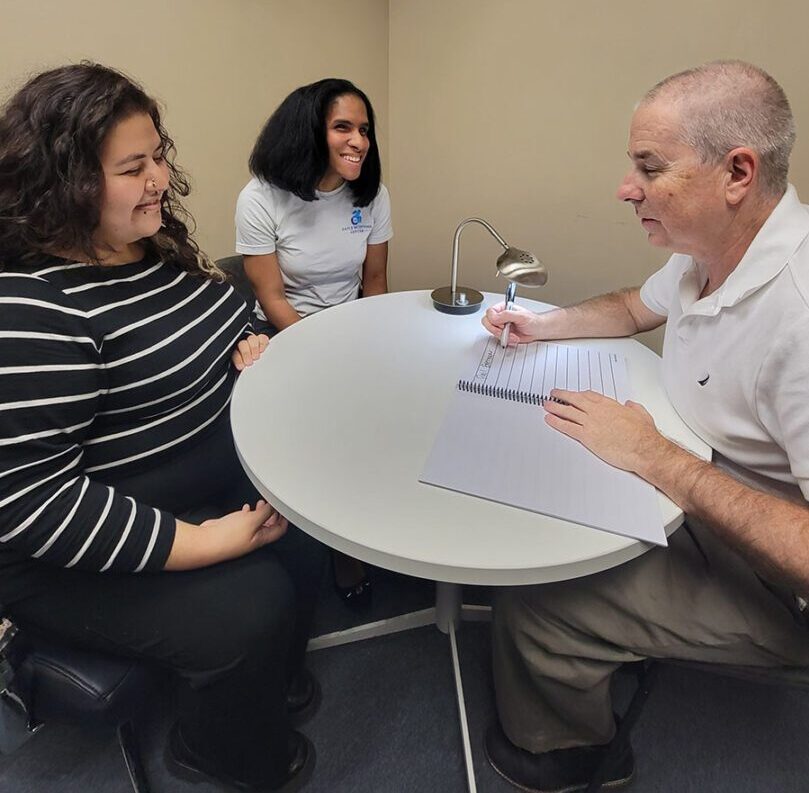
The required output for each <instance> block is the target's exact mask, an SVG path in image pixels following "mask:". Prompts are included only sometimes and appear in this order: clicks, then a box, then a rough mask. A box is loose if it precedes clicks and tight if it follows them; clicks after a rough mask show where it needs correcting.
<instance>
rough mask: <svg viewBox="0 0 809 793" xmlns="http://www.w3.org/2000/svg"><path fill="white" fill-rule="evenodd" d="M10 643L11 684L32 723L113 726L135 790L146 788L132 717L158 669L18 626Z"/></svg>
mask: <svg viewBox="0 0 809 793" xmlns="http://www.w3.org/2000/svg"><path fill="white" fill-rule="evenodd" d="M14 642H15V645H16V646H17V648H16V649H15V656H16V659H17V660H16V675H15V677H14V680H13V683H12V686H11V688H12V690H14V692H15V693H16V694H17V695H18V696H20V698H21V699H22V700H23V701H24V702H25V703H26V705H27V707H28V711H29V714H30V717H31V720H32V722H34V723H42V722H47V721H50V720H53V721H65V720H67V721H82V722H85V723H86V722H88V721H90V722H94V723H98V724H103V725H109V726H114V727H115V728H116V730H117V733H118V743H119V745H120V747H121V751H122V753H123V755H124V762H125V763H126V769H127V772H128V774H129V779H130V781H131V783H132V788H133V789H134V790H135V793H149V784H148V781H147V779H146V774H145V771H144V767H143V763H142V760H141V756H140V751H139V746H138V741H137V735H136V731H135V725H134V721H135V717H136V715H137V713H138V710H139V709H140V708H141V707H142V705H143V703H144V702H146V701H147V700H148V699H149V698H151V695H152V694H153V693H154V691H155V690H156V689H157V684H158V673H157V671H156V670H153V669H152V668H150V667H147V666H146V665H144V664H142V663H139V662H137V661H133V660H130V659H126V658H118V657H114V656H110V655H105V654H103V653H96V652H89V651H85V650H79V649H76V648H74V647H70V646H68V645H65V644H61V643H59V642H56V641H51V640H49V639H47V638H44V637H41V636H39V635H36V634H34V633H33V632H31V631H20V633H19V635H18V636H17V637H15V639H14Z"/></svg>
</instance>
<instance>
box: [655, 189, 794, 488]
mask: <svg viewBox="0 0 809 793" xmlns="http://www.w3.org/2000/svg"><path fill="white" fill-rule="evenodd" d="M705 280H706V275H705V274H704V273H701V272H700V271H699V269H698V267H697V266H696V264H695V262H694V260H693V259H692V258H691V257H690V256H685V255H683V254H674V256H672V257H671V258H670V259H669V261H668V263H667V264H666V265H665V267H663V268H662V269H661V270H659V271H658V272H656V273H655V274H654V275H652V276H651V278H649V279H648V280H647V281H646V283H645V284H644V285H643V287H642V288H641V291H640V297H641V300H642V301H643V302H644V304H645V305H646V306H647V307H648V308H649V309H651V310H652V311H654V312H655V313H656V314H660V315H662V316H665V317H667V321H666V335H665V340H664V342H663V367H662V369H663V382H664V384H665V387H666V391H667V392H668V396H669V398H670V399H671V401H672V404H673V405H674V407H675V408H676V410H677V412H678V413H679V414H680V417H681V418H682V419H683V421H685V423H686V424H688V426H689V427H691V429H692V430H693V431H694V432H695V433H696V434H697V435H699V436H700V437H701V438H702V439H703V440H704V441H706V442H707V443H708V444H710V445H711V446H712V447H713V448H714V449H715V450H716V451H717V452H719V454H720V455H721V458H717V462H718V463H719V464H720V465H723V466H724V467H726V468H729V469H730V470H731V471H732V472H733V473H736V474H737V475H739V476H740V478H742V479H745V480H746V481H748V482H749V483H751V484H754V485H758V486H760V487H765V488H766V489H775V490H778V491H781V492H784V493H785V494H787V495H790V491H793V494H794V495H797V497H800V493H798V492H797V488H795V485H798V486H799V487H800V490H801V492H802V493H803V497H804V498H805V499H809V207H807V206H804V205H802V204H801V203H800V201H799V199H798V196H797V193H796V192H795V188H794V187H792V186H790V187H789V188H788V189H787V192H786V193H785V194H784V196H783V197H782V199H781V201H780V202H779V203H778V205H777V206H776V208H775V209H774V210H773V212H772V214H771V215H770V217H769V218H768V219H767V221H766V222H765V224H764V226H762V228H761V230H760V231H759V233H758V234H757V235H756V238H755V239H754V240H753V242H752V243H751V245H750V247H749V248H748V249H747V251H746V253H745V254H744V257H743V258H742V260H741V261H740V262H739V264H738V265H737V266H736V269H735V270H734V271H733V272H732V273H731V274H730V275H729V276H728V278H727V280H726V281H725V282H724V283H723V284H722V286H721V287H720V288H719V289H717V290H716V292H714V293H713V294H711V295H709V296H708V297H705V298H702V299H701V300H700V299H699V295H700V292H701V291H702V288H703V287H704V285H705ZM722 458H724V459H722ZM728 461H729V464H728ZM762 478H763V479H762ZM768 480H769V484H772V481H771V480H775V481H776V482H777V483H782V484H781V486H780V487H778V486H777V485H776V486H775V487H767V485H768Z"/></svg>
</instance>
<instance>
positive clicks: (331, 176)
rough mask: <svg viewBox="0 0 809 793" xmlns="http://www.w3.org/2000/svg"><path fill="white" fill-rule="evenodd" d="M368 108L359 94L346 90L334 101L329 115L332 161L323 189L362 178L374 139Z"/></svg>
mask: <svg viewBox="0 0 809 793" xmlns="http://www.w3.org/2000/svg"><path fill="white" fill-rule="evenodd" d="M369 127H370V124H369V122H368V111H367V109H366V107H365V102H363V101H362V99H360V97H358V96H356V95H355V94H343V95H342V96H338V97H337V98H336V99H335V100H334V102H332V105H331V107H330V108H329V112H328V115H327V116H326V145H327V146H328V149H329V165H328V167H327V168H326V173H325V174H323V178H322V179H321V180H320V183H319V184H318V189H320V190H323V191H326V192H328V191H330V190H336V189H337V188H338V187H339V186H340V185H341V184H342V183H343V182H353V181H354V180H355V179H358V178H359V175H360V171H361V170H362V163H363V161H364V160H365V155H366V154H367V153H368V149H369V148H370V145H371V142H370V140H369V139H368V128H369Z"/></svg>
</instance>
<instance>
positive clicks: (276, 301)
mask: <svg viewBox="0 0 809 793" xmlns="http://www.w3.org/2000/svg"><path fill="white" fill-rule="evenodd" d="M250 172H251V173H252V174H253V178H252V179H251V180H250V181H249V182H248V183H247V185H246V186H245V188H244V189H243V190H242V192H241V194H240V195H239V200H238V203H237V206H236V251H237V252H238V253H241V254H243V255H244V269H245V272H246V274H247V276H248V278H249V279H250V282H251V283H252V286H253V291H254V292H255V293H256V297H257V298H258V305H257V315H258V318H259V322H260V323H262V324H261V328H262V330H264V331H266V332H267V333H268V334H270V335H272V334H273V333H275V332H277V331H280V330H283V329H284V328H287V327H289V326H290V325H292V324H294V323H295V322H298V321H299V320H301V319H303V318H304V317H307V316H309V315H311V314H314V313H316V312H318V311H322V310H323V309H325V308H329V307H331V306H336V305H339V304H341V303H346V302H348V301H350V300H356V298H357V297H358V296H360V295H362V296H363V297H369V296H371V295H379V294H383V293H385V292H386V291H387V288H388V286H387V262H388V240H389V239H390V238H391V237H392V236H393V228H392V226H391V219H390V197H389V196H388V191H387V188H386V187H385V185H383V184H382V183H381V177H382V166H381V163H380V159H379V148H378V146H377V143H376V122H375V119H374V110H373V107H372V106H371V101H370V100H369V99H368V97H367V96H366V95H365V94H364V93H363V92H362V91H361V90H360V89H359V88H357V87H356V86H355V85H354V84H353V83H351V82H349V81H348V80H341V79H336V78H327V79H325V80H319V81H318V82H316V83H312V84H311V85H304V86H301V87H300V88H297V89H295V90H294V91H293V92H292V93H291V94H290V95H289V96H287V97H286V99H284V101H283V102H281V104H280V105H279V106H278V108H277V109H276V110H275V112H274V113H273V114H272V115H271V116H270V118H269V120H268V121H267V123H266V124H265V125H264V128H263V129H262V131H261V133H260V134H259V136H258V140H256V143H255V146H254V147H253V152H252V154H251V155H250ZM333 558H334V574H335V585H336V588H337V590H338V592H339V593H340V595H341V596H342V598H343V600H344V601H345V602H346V603H347V604H348V605H350V606H354V607H358V606H359V607H361V606H363V605H367V604H368V603H369V600H370V595H371V588H370V587H371V585H370V581H369V579H368V578H367V577H366V576H365V573H364V571H363V569H362V565H360V563H359V562H357V561H356V560H354V559H351V558H349V557H347V556H344V555H343V554H339V553H337V552H334V556H333Z"/></svg>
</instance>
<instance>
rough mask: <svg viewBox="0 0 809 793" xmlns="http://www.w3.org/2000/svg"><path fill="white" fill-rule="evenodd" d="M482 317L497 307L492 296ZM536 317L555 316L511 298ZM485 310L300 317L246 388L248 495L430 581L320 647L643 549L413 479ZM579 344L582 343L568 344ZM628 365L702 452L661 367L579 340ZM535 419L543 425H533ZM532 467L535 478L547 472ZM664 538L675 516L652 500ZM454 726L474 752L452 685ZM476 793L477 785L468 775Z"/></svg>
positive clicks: (405, 304) (645, 392)
mask: <svg viewBox="0 0 809 793" xmlns="http://www.w3.org/2000/svg"><path fill="white" fill-rule="evenodd" d="M485 297H486V300H485V302H484V310H485V308H486V307H488V306H489V305H492V304H494V303H495V302H498V301H499V300H501V299H502V298H501V297H500V296H499V295H494V294H486V295H485ZM518 302H519V303H520V304H521V305H525V306H527V307H529V308H532V309H534V310H544V309H548V308H550V306H547V305H545V304H542V303H537V302H534V301H531V300H526V299H524V298H523V297H522V296H520V298H519V299H518ZM481 316H482V312H477V313H475V314H471V315H462V316H453V315H448V314H442V313H440V312H438V311H436V310H435V309H434V308H433V306H432V302H431V300H430V295H429V292H426V291H424V292H398V293H393V294H388V295H381V296H378V297H372V298H364V299H362V300H358V301H355V302H352V303H347V304H345V305H341V306H337V307H335V308H331V309H329V310H328V311H323V312H321V313H319V314H316V315H314V316H311V317H309V318H307V319H306V321H304V322H298V323H296V324H295V325H293V326H292V327H290V328H288V329H287V330H285V331H284V332H283V333H281V334H279V335H278V336H276V337H275V338H273V339H272V341H271V342H270V345H269V347H268V348H267V350H266V352H265V353H264V354H263V355H262V357H261V359H260V360H259V361H258V362H257V363H256V364H254V365H253V366H252V367H250V368H248V369H247V370H245V371H244V372H243V373H242V375H241V376H240V377H239V381H238V383H237V386H236V390H235V393H234V396H233V404H232V409H231V412H232V422H233V435H234V438H235V442H236V448H237V450H238V453H239V456H240V458H241V461H242V464H243V465H244V468H245V470H246V471H247V474H248V476H249V477H250V478H251V480H252V481H253V483H254V484H255V485H256V487H257V489H258V490H259V491H260V492H261V493H262V495H263V496H264V497H266V499H267V500H268V501H269V502H270V503H271V504H272V505H273V506H274V507H275V508H276V509H278V510H279V511H280V512H281V513H282V514H283V515H284V516H286V517H287V518H289V520H290V521H291V522H293V523H294V524H296V525H297V526H299V527H300V528H301V529H303V530H304V531H306V532H307V533H309V534H311V535H312V536H313V537H316V538H317V539H319V540H321V541H322V542H324V543H325V544H326V545H328V546H330V547H332V548H336V549H337V550H339V551H342V552H344V553H346V554H348V555H350V556H354V557H356V558H358V559H362V560H363V561H366V562H370V563H371V564H374V565H378V566H380V567H384V568H387V569H390V570H395V571H398V572H401V573H407V574H409V575H414V576H420V577H422V578H429V579H432V580H434V581H436V582H439V583H438V587H437V593H438V602H437V607H436V609H434V610H427V611H426V612H423V613H420V614H417V615H415V616H413V615H409V616H410V619H409V621H408V615H406V616H404V617H402V618H399V619H398V621H397V620H393V621H384V624H383V623H378V624H375V625H372V626H369V629H368V630H365V631H363V630H358V629H353V630H352V631H348V632H345V633H346V634H347V635H344V636H337V635H335V636H331V637H326V638H325V639H324V640H323V641H321V643H320V645H319V646H327V645H332V644H338V643H342V642H343V641H348V640H353V639H356V638H366V637H367V636H373V635H380V634H381V633H386V632H391V631H393V630H401V629H403V628H406V627H413V626H414V625H422V624H426V623H429V622H437V623H438V625H439V627H440V628H441V629H442V630H444V631H446V632H448V633H449V634H450V639H451V643H452V649H453V661H454V663H455V666H456V683H458V685H459V686H460V672H459V670H458V662H457V648H456V645H455V641H454V626H455V625H456V624H457V622H458V620H459V619H460V618H461V616H465V617H467V618H469V617H471V618H481V617H482V616H485V615H481V614H480V611H481V610H482V609H481V607H478V608H477V609H475V608H474V607H464V608H463V609H461V597H460V587H458V586H453V585H457V584H488V585H509V584H536V583H542V582H547V581H557V580H562V579H569V578H575V577H577V576H582V575H587V574H589V573H594V572H597V571H599V570H604V569H606V568H609V567H612V566H614V565H617V564H620V563H622V562H625V561H627V560H629V559H632V558H633V557H635V556H638V555H639V554H641V553H643V552H644V551H646V550H647V549H648V548H649V547H650V546H649V545H648V544H646V543H642V542H639V541H637V540H631V539H627V538H626V537H621V536H618V535H615V534H610V533H607V532H604V531H598V530H595V529H590V528H586V527H584V526H580V525H577V524H574V523H570V522H567V521H564V520H560V519H557V518H552V517H549V516H546V515H541V514H536V513H533V512H528V511H525V510H521V509H517V508H514V507H509V506H505V505H502V504H498V503H494V502H491V501H485V500H483V499H479V498H474V497H471V496H468V495H464V494H461V493H456V492H453V491H450V490H444V489H441V488H437V487H432V486H430V485H426V484H422V483H421V482H419V481H418V480H419V474H420V473H421V471H422V468H423V467H424V463H425V461H426V459H427V455H428V454H429V452H430V449H431V447H432V444H433V441H434V439H435V435H436V432H437V430H438V428H439V426H440V424H441V421H442V419H443V416H444V413H445V411H446V409H447V406H448V403H449V400H450V398H451V397H452V394H453V390H454V388H455V384H456V383H457V381H458V377H459V375H460V373H461V372H460V369H461V366H462V364H463V360H464V355H463V351H464V350H465V349H466V348H468V347H469V346H470V345H472V344H474V341H475V339H476V338H477V337H479V336H481V335H484V334H485V333H486V331H485V330H484V329H483V327H482V326H481V324H480V320H481ZM570 343H571V344H577V343H579V342H575V341H574V342H570ZM581 343H584V344H586V345H587V346H589V347H600V348H603V349H608V350H612V351H616V352H619V353H620V354H622V355H624V356H625V357H626V358H627V366H628V372H629V378H630V385H631V388H632V392H633V394H634V399H635V400H636V401H638V402H641V403H642V404H643V405H644V406H645V407H646V408H647V409H648V410H649V412H650V413H651V414H652V416H653V417H654V419H655V422H656V424H657V426H658V428H659V429H660V430H661V432H663V433H664V434H666V435H667V436H669V437H670V438H672V439H674V440H676V441H677V442H678V443H680V444H681V445H682V446H684V447H685V448H688V449H690V450H692V451H694V452H695V453H697V454H700V455H701V456H703V457H708V456H709V454H710V450H709V449H708V447H707V446H706V444H704V443H703V442H702V441H701V440H700V439H699V438H697V437H696V436H695V435H694V434H693V433H692V432H691V431H690V430H689V429H688V428H687V427H686V426H685V425H684V424H683V422H682V421H681V420H680V418H679V417H678V415H677V414H676V413H675V411H674V409H673V408H672V406H671V404H670V402H669V401H668V398H667V397H666V395H665V392H664V391H663V387H662V383H661V378H660V358H659V357H658V356H657V355H656V354H655V353H653V352H652V351H651V350H649V349H648V348H647V347H645V346H643V345H642V344H640V343H638V342H636V341H633V340H629V339H602V340H587V341H586V342H581ZM538 420H539V417H538ZM542 464H543V461H538V470H537V476H538V477H539V476H541V465H542ZM660 507H661V511H662V515H663V522H664V525H665V527H666V531H667V533H670V532H671V531H673V530H674V529H676V528H677V527H678V526H679V525H680V523H681V522H682V519H683V514H682V511H681V510H680V509H679V508H678V507H677V506H676V505H675V504H673V503H672V502H671V501H670V500H669V499H667V498H666V497H665V496H663V495H660ZM459 709H460V711H461V726H462V731H463V733H464V739H465V743H466V748H467V762H468V767H469V763H470V761H471V755H470V754H469V749H468V740H467V739H468V736H467V732H466V726H465V711H464V708H463V695H462V689H461V688H459ZM468 775H469V783H470V789H472V790H474V777H473V776H472V775H471V770H468Z"/></svg>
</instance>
